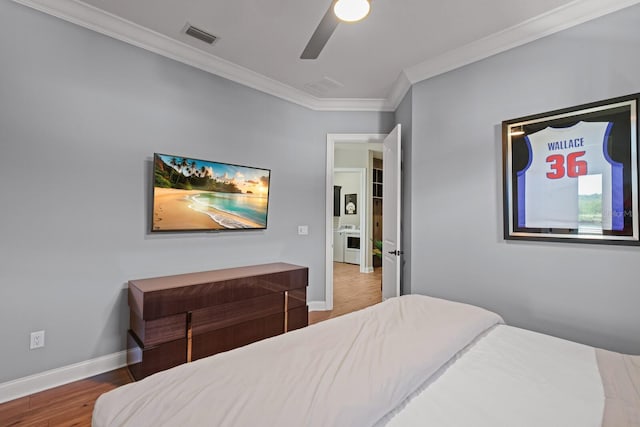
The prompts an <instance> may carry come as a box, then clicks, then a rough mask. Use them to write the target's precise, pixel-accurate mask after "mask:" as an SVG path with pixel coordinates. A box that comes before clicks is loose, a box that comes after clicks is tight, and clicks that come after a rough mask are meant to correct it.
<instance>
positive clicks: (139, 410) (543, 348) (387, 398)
mask: <svg viewBox="0 0 640 427" xmlns="http://www.w3.org/2000/svg"><path fill="white" fill-rule="evenodd" d="M92 424H93V426H94V427H105V426H136V427H139V426H303V425H304V426H383V425H388V426H396V427H397V426H418V425H420V426H438V427H449V426H451V427H453V426H460V427H462V426H474V427H475V426H478V427H483V426H492V427H497V426H525V427H526V426H563V427H566V426H571V427H581V426H594V427H595V426H606V427H627V426H640V356H629V355H622V354H619V353H614V352H609V351H605V350H600V349H596V348H593V347H589V346H585V345H582V344H577V343H574V342H570V341H566V340H562V339H559V338H555V337H551V336H548V335H543V334H539V333H535V332H531V331H527V330H523V329H519V328H515V327H512V326H508V325H505V324H504V322H503V320H502V318H501V317H500V316H499V315H497V314H495V313H492V312H490V311H487V310H484V309H482V308H479V307H475V306H472V305H467V304H461V303H456V302H451V301H446V300H442V299H437V298H431V297H427V296H421V295H406V296H402V297H398V298H392V299H389V300H387V301H385V302H383V303H380V304H377V305H376V306H373V307H369V308H367V309H364V310H360V311H357V312H354V313H351V314H348V315H344V316H341V317H338V318H336V319H331V320H328V321H325V322H320V323H318V324H315V325H311V326H309V327H307V328H304V329H300V330H297V331H293V332H290V333H287V334H284V335H280V336H277V337H274V338H270V339H267V340H263V341H260V342H257V343H254V344H251V345H248V346H245V347H242V348H238V349H235V350H232V351H228V352H225V353H220V354H217V355H214V356H211V357H208V358H205V359H200V360H197V361H195V362H192V363H188V364H184V365H181V366H178V367H175V368H172V369H170V370H167V371H164V372H160V373H157V374H154V375H152V376H150V377H148V378H145V379H144V380H142V381H139V382H137V383H132V384H128V385H125V386H122V387H120V388H118V389H115V390H113V391H110V392H108V393H105V394H103V395H102V396H100V397H99V398H98V400H97V401H96V405H95V408H94V413H93V420H92Z"/></svg>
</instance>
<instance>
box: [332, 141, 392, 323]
mask: <svg viewBox="0 0 640 427" xmlns="http://www.w3.org/2000/svg"><path fill="white" fill-rule="evenodd" d="M385 137H386V135H385V134H329V135H327V198H326V230H327V238H326V273H325V274H326V286H325V307H324V310H333V308H334V286H333V284H334V261H335V260H338V263H337V264H335V266H337V267H338V268H335V273H336V274H338V275H341V274H344V275H350V277H352V278H353V277H354V276H353V275H354V274H360V275H361V276H359V278H360V279H361V281H362V282H363V283H364V282H367V281H370V280H371V279H372V278H373V277H374V275H372V274H371V273H373V272H374V261H373V258H374V251H373V247H374V245H373V238H372V236H373V228H374V223H373V211H374V201H373V194H374V192H375V189H374V184H373V182H374V181H373V180H374V177H373V161H374V157H378V158H381V157H382V141H383V140H384V138H385ZM374 152H378V154H373V153H374ZM376 165H378V166H379V164H378V163H376ZM346 171H352V172H353V173H355V172H356V171H357V172H358V173H359V174H361V175H360V176H361V178H360V186H361V189H360V190H359V191H358V193H357V196H356V197H355V199H356V200H357V209H358V213H359V214H360V215H357V216H358V217H359V219H358V220H357V221H356V220H355V218H356V216H354V215H349V214H345V207H346V203H348V200H351V198H353V194H355V193H354V192H353V187H349V186H348V185H339V184H343V183H344V181H340V178H339V177H337V176H336V175H335V173H345V172H346ZM338 187H339V188H338ZM348 196H351V198H349V197H348ZM338 203H340V206H339V207H338ZM334 207H335V208H338V209H337V210H335V209H334ZM356 225H357V226H358V228H357V233H352V232H350V230H349V228H350V227H353V228H356ZM356 234H357V236H356ZM354 236H356V237H357V239H356V237H354ZM343 240H344V241H343ZM356 240H357V241H358V242H359V245H358V246H359V248H358V250H359V251H360V254H359V255H360V256H359V260H360V261H359V266H357V267H359V268H356V266H355V265H353V264H352V263H349V262H347V263H344V252H342V253H341V249H343V248H347V251H348V252H349V251H351V252H353V251H354V248H348V246H349V245H345V244H344V243H345V242H351V243H355V242H356ZM351 246H353V244H352V245H351ZM336 255H337V256H338V258H336ZM340 255H342V256H343V258H340ZM351 255H352V254H351ZM351 260H352V259H351ZM340 261H342V263H344V264H342V263H340ZM348 261H350V260H349V259H348ZM347 264H352V265H350V266H349V265H347ZM378 273H380V271H379V268H378ZM345 277H346V276H345ZM339 283H342V282H339ZM339 286H343V285H339ZM341 289H342V288H341ZM340 294H342V292H340ZM376 302H380V301H376Z"/></svg>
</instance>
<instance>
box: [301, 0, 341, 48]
mask: <svg viewBox="0 0 640 427" xmlns="http://www.w3.org/2000/svg"><path fill="white" fill-rule="evenodd" d="M339 22H340V21H339V20H338V18H337V17H336V15H334V13H333V2H331V5H330V6H329V9H328V10H327V12H326V13H325V14H324V16H323V17H322V20H321V21H320V23H319V24H318V28H316V30H315V31H314V32H313V35H312V36H311V39H310V40H309V43H307V47H305V48H304V51H303V52H302V55H300V59H316V58H318V55H320V52H322V48H324V45H325V44H327V41H329V38H330V37H331V34H333V32H334V31H335V29H336V27H337V26H338V23H339Z"/></svg>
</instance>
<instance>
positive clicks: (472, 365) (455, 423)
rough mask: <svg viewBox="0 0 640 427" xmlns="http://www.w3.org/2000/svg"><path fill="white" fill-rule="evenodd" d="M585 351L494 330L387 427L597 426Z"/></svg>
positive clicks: (591, 362)
mask: <svg viewBox="0 0 640 427" xmlns="http://www.w3.org/2000/svg"><path fill="white" fill-rule="evenodd" d="M603 410H604V390H603V387H602V381H601V378H600V373H599V370H598V365H597V361H596V356H595V350H594V348H592V347H588V346H585V345H581V344H577V343H574V342H570V341H566V340H562V339H559V338H555V337H551V336H548V335H543V334H539V333H535V332H531V331H527V330H523V329H519V328H515V327H512V326H506V325H498V326H495V327H494V328H493V329H492V330H491V331H489V332H488V333H487V334H486V335H484V336H483V337H481V338H479V339H478V340H477V342H476V343H475V345H473V346H471V347H470V348H468V349H467V350H465V351H464V352H463V354H462V355H461V357H459V358H457V359H456V360H455V361H453V362H452V363H450V364H449V365H448V366H447V367H446V368H445V369H443V370H442V372H441V373H440V375H439V376H437V378H435V379H431V380H430V381H428V382H427V384H425V385H424V386H423V387H422V388H421V391H419V392H418V393H417V394H416V395H415V396H414V397H413V398H412V399H410V400H409V401H408V403H405V405H403V406H402V407H401V408H399V409H398V410H397V411H395V413H394V415H393V417H392V418H391V419H390V420H389V419H388V418H387V420H385V421H388V423H387V425H388V426H393V427H398V426H402V427H406V426H438V427H469V426H473V427H484V426H486V427H500V426H505V427H512V426H518V427H541V426H544V427H552V426H558V427H587V426H594V427H595V426H600V425H601V422H602V414H603Z"/></svg>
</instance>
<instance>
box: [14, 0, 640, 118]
mask: <svg viewBox="0 0 640 427" xmlns="http://www.w3.org/2000/svg"><path fill="white" fill-rule="evenodd" d="M13 1H14V2H16V3H20V4H22V5H24V6H28V7H30V8H33V9H36V10H38V11H40V12H44V13H46V14H49V15H52V16H55V17H57V18H60V19H63V20H65V21H68V22H71V23H74V24H76V25H79V26H81V27H85V28H88V29H90V30H93V31H96V32H98V33H101V34H104V35H107V36H109V37H112V38H114V39H117V40H120V41H123V42H125V43H129V44H131V45H134V46H137V47H140V48H142V49H145V50H148V51H150V52H154V53H157V54H159V55H162V56H165V57H168V58H171V59H173V60H176V61H178V62H182V63H184V64H187V65H190V66H193V67H196V68H199V69H201V70H203V71H206V72H209V73H212V74H215V75H218V76H220V77H223V78H226V79H228V80H231V81H234V82H236V83H240V84H242V85H244V86H248V87H250V88H253V89H256V90H259V91H261V92H264V93H267V94H270V95H273V96H276V97H278V98H281V99H284V100H287V101H290V102H293V103H295V104H298V105H301V106H303V107H306V108H309V109H312V110H317V111H395V110H396V109H397V107H398V105H399V104H400V102H402V99H403V98H404V96H405V94H406V93H407V91H408V90H409V88H410V87H411V85H413V84H415V83H417V82H420V81H422V80H426V79H428V78H431V77H435V76H437V75H439V74H442V73H446V72H448V71H452V70H454V69H456V68H460V67H463V66H465V65H468V64H470V63H472V62H476V61H479V60H482V59H485V58H488V57H490V56H493V55H495V54H498V53H500V52H504V51H507V50H509V49H512V48H514V47H517V46H521V45H523V44H525V43H529V42H531V41H534V40H537V39H539V38H542V37H545V36H548V35H550V34H553V33H556V32H559V31H562V30H564V29H567V28H570V27H573V26H575V25H578V24H581V23H584V22H586V21H589V20H591V19H595V18H598V17H600V16H604V15H606V14H608V13H612V12H615V11H618V10H621V9H624V8H626V7H629V6H632V5H634V4H637V3H640V0H574V1H572V2H570V3H568V4H566V5H564V6H561V7H559V8H556V9H554V10H552V11H549V12H547V13H544V14H542V15H539V16H537V17H534V18H532V19H529V20H527V21H525V22H523V23H521V24H518V25H515V26H513V27H511V28H508V29H506V30H503V31H500V32H498V33H495V34H492V35H490V36H488V37H484V38H482V39H479V40H476V41H473V42H471V43H469V44H467V45H464V46H462V47H460V48H457V49H454V50H451V51H448V52H446V53H443V54H441V55H439V56H437V57H435V58H433V59H430V60H427V61H424V62H421V63H419V64H417V65H414V66H411V67H408V68H406V69H404V70H403V71H402V72H401V73H400V75H399V76H398V78H397V79H396V81H395V83H394V85H393V86H392V88H391V90H390V92H389V94H388V96H387V98H385V99H363V98H318V97H315V96H313V95H310V94H308V93H307V92H304V91H301V90H299V89H296V88H294V87H292V86H289V85H286V84H284V83H281V82H279V81H276V80H274V79H272V78H269V77H266V76H264V75H262V74H259V73H256V72H255V71H252V70H249V69H248V68H245V67H242V66H239V65H237V64H234V63H232V62H229V61H227V60H224V59H222V58H220V57H217V56H215V55H213V54H210V53H208V52H204V51H202V50H199V49H196V48H194V47H192V46H190V45H188V44H186V43H183V42H180V41H177V40H174V39H172V38H170V37H167V36H165V35H163V34H160V33H158V32H155V31H153V30H150V29H148V28H145V27H142V26H140V25H138V24H135V23H133V22H130V21H127V20H125V19H122V18H120V17H118V16H115V15H113V14H110V13H108V12H105V11H103V10H100V9H98V8H96V7H93V6H90V5H88V4H86V3H83V2H81V1H79V0H13Z"/></svg>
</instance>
